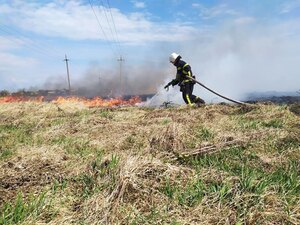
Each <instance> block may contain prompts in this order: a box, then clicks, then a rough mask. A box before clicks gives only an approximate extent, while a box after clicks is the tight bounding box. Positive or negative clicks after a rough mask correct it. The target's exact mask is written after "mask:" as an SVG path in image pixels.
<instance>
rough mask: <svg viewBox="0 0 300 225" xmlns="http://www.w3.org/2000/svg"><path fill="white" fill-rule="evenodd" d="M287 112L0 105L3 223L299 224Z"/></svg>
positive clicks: (297, 165) (297, 149) (299, 142)
mask: <svg viewBox="0 0 300 225" xmlns="http://www.w3.org/2000/svg"><path fill="white" fill-rule="evenodd" d="M293 107H294V108H297V107H298V106H293ZM291 109H292V107H291V106H286V105H280V106H279V105H273V104H266V105H262V104H261V105H255V106H254V107H241V106H232V105H221V104H220V105H207V106H205V107H202V108H186V107H180V108H167V109H153V108H143V107H118V108H87V107H86V106H84V105H81V104H75V103H72V104H68V103H66V104H62V105H56V104H53V103H34V102H25V103H7V104H0V224H132V225H134V224H172V225H177V224H178V225H179V224H236V225H237V224H300V117H299V115H298V114H297V111H295V110H291Z"/></svg>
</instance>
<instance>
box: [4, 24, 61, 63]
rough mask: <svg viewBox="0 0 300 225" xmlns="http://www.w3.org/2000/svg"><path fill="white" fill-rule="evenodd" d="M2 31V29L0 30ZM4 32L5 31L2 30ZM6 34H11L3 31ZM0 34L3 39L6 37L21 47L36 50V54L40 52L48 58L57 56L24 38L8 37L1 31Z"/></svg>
mask: <svg viewBox="0 0 300 225" xmlns="http://www.w3.org/2000/svg"><path fill="white" fill-rule="evenodd" d="M0 30H2V28H1V27H0ZM2 31H3V30H2ZM4 32H5V31H4ZM5 33H6V34H7V35H11V34H10V33H7V32H5ZM0 34H2V35H1V37H2V38H5V39H7V40H9V41H11V42H14V43H16V44H18V45H22V46H23V47H26V48H28V49H31V50H32V51H34V52H36V53H38V54H41V55H43V56H46V57H49V58H55V57H57V56H54V55H52V54H50V53H49V52H47V51H45V50H43V49H41V48H39V47H37V46H35V45H30V44H29V43H28V42H27V41H26V40H24V39H21V38H16V37H9V36H7V35H3V32H2V33H1V32H0Z"/></svg>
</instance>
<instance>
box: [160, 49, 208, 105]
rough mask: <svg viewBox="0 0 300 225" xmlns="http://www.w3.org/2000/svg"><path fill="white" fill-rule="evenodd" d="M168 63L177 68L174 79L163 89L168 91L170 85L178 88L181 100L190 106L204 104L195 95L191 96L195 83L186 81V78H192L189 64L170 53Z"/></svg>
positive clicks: (177, 55)
mask: <svg viewBox="0 0 300 225" xmlns="http://www.w3.org/2000/svg"><path fill="white" fill-rule="evenodd" d="M169 60H170V63H172V64H173V65H174V66H176V68H177V73H176V78H175V79H173V80H172V81H171V82H169V83H168V84H167V85H166V86H165V89H168V88H169V86H170V85H172V86H175V85H177V84H178V85H179V86H180V91H181V92H182V98H183V100H184V102H185V103H186V104H188V105H190V106H194V105H196V106H200V105H202V104H205V101H204V100H203V99H201V98H199V97H197V96H195V95H193V89H194V84H195V82H194V81H192V80H190V79H188V77H193V78H195V77H194V76H193V73H192V69H191V66H190V65H189V64H187V63H186V62H185V61H183V60H181V56H180V55H179V54H177V53H172V54H171V55H170V58H169Z"/></svg>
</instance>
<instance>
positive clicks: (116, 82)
mask: <svg viewBox="0 0 300 225" xmlns="http://www.w3.org/2000/svg"><path fill="white" fill-rule="evenodd" d="M298 22H299V23H298ZM299 24H300V21H294V22H285V23H281V24H262V23H261V24H260V23H259V21H256V20H255V19H251V18H246V19H238V20H236V21H234V22H231V23H227V24H223V25H222V26H220V27H218V29H216V30H217V31H214V32H213V31H210V32H208V33H207V34H205V35H203V34H202V35H199V37H195V39H194V41H190V42H185V43H182V44H180V45H178V46H175V49H174V48H171V46H161V44H158V45H157V46H154V47H153V46H152V47H153V49H154V50H153V51H156V52H157V49H160V50H161V51H159V55H157V54H153V55H152V56H153V59H152V60H153V61H149V58H147V59H146V60H147V63H144V64H140V63H136V64H134V63H133V62H130V60H127V61H125V63H124V65H123V67H122V86H121V84H120V71H119V68H118V66H119V65H115V66H114V68H113V69H107V68H102V67H100V66H99V65H96V64H93V65H90V67H89V68H88V69H87V71H86V73H85V74H83V76H82V77H80V78H78V79H77V80H72V87H73V89H75V90H77V91H78V93H79V94H80V95H83V96H96V95H97V96H103V97H115V96H119V95H121V94H123V95H142V94H154V93H157V92H158V93H159V94H157V95H156V96H155V99H151V100H149V101H152V102H151V104H154V105H155V104H161V103H163V102H166V101H172V102H174V103H178V104H182V103H183V101H182V97H181V93H180V92H179V89H178V87H175V88H170V91H169V92H166V91H165V90H164V89H163V86H164V84H166V83H167V82H169V81H170V80H171V79H174V77H175V73H176V70H175V68H174V67H173V66H172V65H170V64H169V63H168V62H167V58H168V55H169V54H170V53H171V52H173V51H174V52H178V53H180V54H181V55H182V57H183V60H185V61H186V62H187V63H189V64H190V65H191V67H192V70H193V73H194V75H196V78H197V80H199V81H200V82H202V83H204V84H205V85H206V86H208V87H209V88H211V89H213V90H215V91H217V92H219V93H221V94H223V95H225V96H227V97H229V98H234V99H236V100H243V99H244V98H245V97H246V96H247V94H249V93H253V92H268V91H277V92H295V93H296V91H297V90H299V88H300V75H299V69H300V67H299V62H300V54H299V52H300V35H299V33H300V25H299ZM173 47H174V46H173ZM144 54H145V55H151V54H149V50H148V52H147V54H146V53H144ZM141 55H143V54H140V56H141ZM145 58H146V57H145ZM54 80H55V79H51V82H50V83H51V84H52V85H50V86H51V87H52V88H53V87H55V88H61V87H62V86H63V87H67V85H66V84H67V83H66V82H65V83H64V84H63V85H62V84H61V80H60V82H54ZM62 80H64V79H62ZM48 86H49V81H48ZM121 87H122V88H121ZM194 94H195V95H197V96H200V97H201V98H203V99H204V100H205V101H206V102H207V103H215V102H220V101H224V100H223V99H221V98H219V97H217V96H215V95H213V94H211V93H210V92H208V91H207V90H205V89H203V88H202V87H200V86H198V85H195V87H194ZM149 101H148V103H149Z"/></svg>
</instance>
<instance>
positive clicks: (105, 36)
mask: <svg viewBox="0 0 300 225" xmlns="http://www.w3.org/2000/svg"><path fill="white" fill-rule="evenodd" d="M89 3H90V6H91V8H92V10H93V13H94V15H95V17H96V20H97V22H98V25H99V27H100V29H101V31H102V33H103V35H104V38H105V40H106V42H107V43H108V44H109V45H110V47H111V50H112V51H113V52H114V54H115V55H117V53H116V52H115V50H114V49H113V47H112V45H111V43H110V42H109V39H108V38H107V35H106V33H105V31H104V29H103V27H102V25H101V22H100V20H99V18H98V16H97V14H96V12H95V10H94V7H93V5H92V3H91V0H89Z"/></svg>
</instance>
